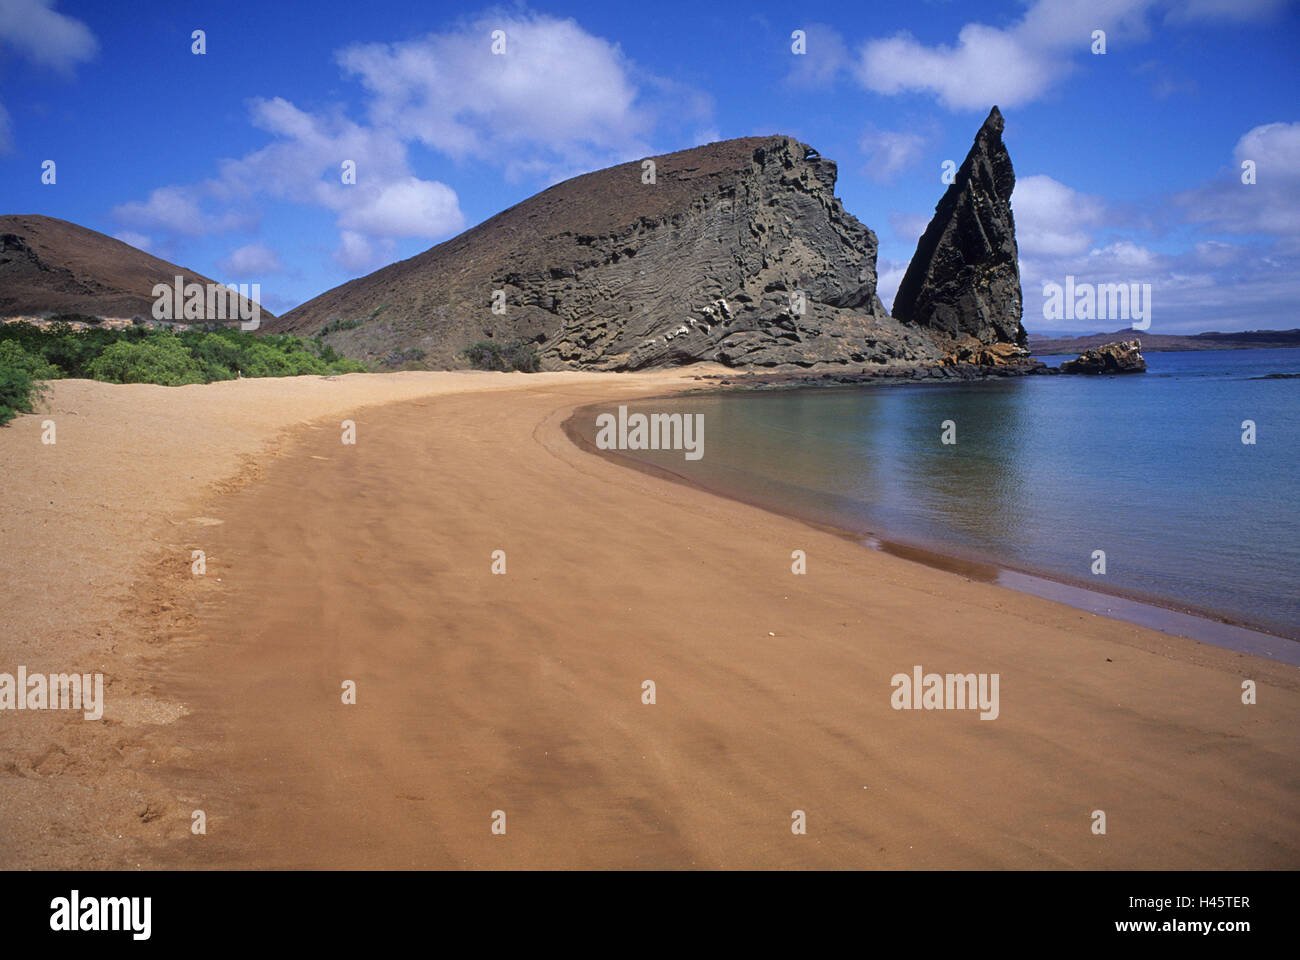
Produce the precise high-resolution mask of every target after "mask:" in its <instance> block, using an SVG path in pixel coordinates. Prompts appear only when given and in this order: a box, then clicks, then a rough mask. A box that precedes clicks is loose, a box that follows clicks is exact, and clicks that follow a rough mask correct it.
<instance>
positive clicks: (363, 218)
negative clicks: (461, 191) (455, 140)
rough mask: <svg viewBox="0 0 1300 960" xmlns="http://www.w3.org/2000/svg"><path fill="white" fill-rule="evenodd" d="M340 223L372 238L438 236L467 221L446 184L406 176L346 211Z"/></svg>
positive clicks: (454, 194) (455, 228)
mask: <svg viewBox="0 0 1300 960" xmlns="http://www.w3.org/2000/svg"><path fill="white" fill-rule="evenodd" d="M339 223H340V225H341V226H343V227H346V228H348V229H351V230H357V231H360V232H362V233H368V234H370V235H371V236H378V237H436V236H440V235H444V234H447V233H451V232H453V231H455V230H459V229H460V228H461V227H462V226H464V223H465V218H464V216H463V215H462V214H461V212H460V205H459V203H458V202H457V199H456V192H455V191H454V190H452V189H451V188H450V187H448V186H447V185H446V184H442V183H431V182H429V181H427V180H419V179H416V178H415V177H407V178H406V179H405V180H400V181H397V182H394V183H390V184H387V185H386V186H384V187H382V188H381V189H379V190H378V191H377V192H376V193H375V194H374V195H373V196H371V197H370V198H368V199H367V200H366V202H365V203H363V204H360V205H357V206H354V207H352V208H351V209H349V210H347V211H346V212H345V213H344V214H343V216H342V217H340V218H339Z"/></svg>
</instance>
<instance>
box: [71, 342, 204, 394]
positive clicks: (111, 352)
mask: <svg viewBox="0 0 1300 960" xmlns="http://www.w3.org/2000/svg"><path fill="white" fill-rule="evenodd" d="M89 370H90V375H91V376H92V377H93V378H94V379H96V380H105V381H107V382H108V383H158V384H162V385H163V386H165V387H179V386H181V385H183V384H187V383H203V382H204V376H203V371H202V370H201V369H200V368H199V364H198V362H197V361H195V359H194V357H192V356H191V355H190V352H189V351H188V350H186V349H185V345H184V344H183V343H181V341H180V338H178V337H177V336H176V335H175V334H174V333H167V332H163V333H155V334H153V335H152V336H150V337H148V338H147V339H145V340H143V341H141V342H139V343H128V342H126V341H119V342H118V343H115V344H113V345H112V346H110V347H109V348H108V349H106V350H105V351H104V352H103V353H101V354H100V355H99V356H98V357H96V358H95V360H94V361H93V362H91V364H90V367H89Z"/></svg>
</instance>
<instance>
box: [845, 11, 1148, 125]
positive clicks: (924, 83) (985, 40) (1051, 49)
mask: <svg viewBox="0 0 1300 960" xmlns="http://www.w3.org/2000/svg"><path fill="white" fill-rule="evenodd" d="M1153 2H1154V0H1092V2H1090V3H1086V4H1083V3H1077V2H1075V0H1038V2H1037V3H1035V4H1033V5H1032V6H1031V7H1030V8H1029V9H1028V10H1027V11H1026V12H1025V15H1024V17H1023V18H1022V19H1021V20H1020V21H1019V22H1018V23H1016V24H1014V25H1013V26H1011V27H1007V28H998V27H991V26H987V25H985V24H982V23H968V24H966V25H965V26H964V27H962V28H961V30H960V31H959V32H958V34H957V43H956V44H955V45H946V44H937V45H935V46H927V45H926V44H924V43H921V42H920V41H918V40H916V39H915V38H914V37H913V36H911V35H910V34H907V33H902V34H898V35H897V36H893V37H887V38H883V39H876V40H871V41H868V42H867V43H866V44H865V45H864V46H863V48H862V51H861V55H860V58H859V60H858V63H857V67H856V70H857V76H858V79H859V81H860V82H861V83H862V84H863V86H865V87H866V88H867V89H869V90H872V91H875V92H876V93H883V94H898V93H903V92H921V93H929V94H931V95H933V96H934V97H936V98H937V99H938V100H939V102H940V103H942V104H944V105H945V106H946V107H948V108H949V109H951V110H987V109H988V108H989V107H990V106H991V105H993V104H998V105H1000V106H1002V107H1014V106H1019V105H1022V104H1025V103H1030V102H1032V101H1034V100H1037V99H1038V98H1040V97H1042V96H1043V95H1044V94H1045V93H1047V92H1048V91H1049V90H1050V89H1051V87H1052V86H1053V85H1054V84H1055V83H1056V82H1057V81H1058V80H1060V79H1061V78H1062V77H1063V76H1065V74H1067V73H1068V72H1069V71H1070V70H1071V69H1073V58H1074V57H1076V56H1083V55H1088V54H1089V47H1090V44H1091V36H1092V31H1093V30H1097V29H1103V30H1105V31H1106V32H1107V38H1108V41H1109V42H1111V43H1114V42H1115V41H1116V40H1117V39H1123V40H1128V41H1131V40H1134V39H1141V38H1143V37H1145V35H1146V27H1145V25H1144V15H1145V13H1146V11H1147V10H1148V9H1149V8H1150V7H1151V6H1152V5H1153ZM1112 34H1113V35H1114V36H1112Z"/></svg>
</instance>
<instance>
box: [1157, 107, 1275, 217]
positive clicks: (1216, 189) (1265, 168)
mask: <svg viewBox="0 0 1300 960" xmlns="http://www.w3.org/2000/svg"><path fill="white" fill-rule="evenodd" d="M1232 161H1233V162H1232V166H1231V167H1230V168H1229V169H1228V170H1226V171H1224V173H1223V174H1222V175H1221V176H1220V177H1219V178H1218V179H1216V180H1214V181H1213V182H1211V183H1208V184H1206V185H1204V186H1202V187H1200V188H1198V189H1196V190H1189V191H1186V192H1184V193H1181V194H1178V195H1177V196H1176V197H1175V198H1174V199H1175V202H1176V203H1177V204H1178V205H1179V206H1180V207H1182V208H1183V210H1184V212H1185V216H1186V218H1187V219H1188V220H1190V221H1191V222H1193V223H1204V224H1207V225H1208V226H1210V227H1212V228H1214V229H1217V230H1221V231H1223V232H1225V233H1256V234H1264V235H1267V236H1272V237H1295V236H1297V235H1300V122H1296V123H1280V122H1279V123H1267V124H1263V125H1262V126H1258V127H1255V128H1254V129H1252V130H1249V131H1247V132H1246V133H1245V134H1244V135H1243V136H1242V137H1241V139H1240V140H1238V141H1237V144H1236V146H1235V147H1234V148H1233V151H1232ZM1247 162H1249V163H1253V164H1254V169H1255V182H1254V183H1253V184H1252V183H1243V182H1242V175H1243V172H1244V171H1243V169H1242V164H1243V163H1247Z"/></svg>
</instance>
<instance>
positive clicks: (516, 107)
mask: <svg viewBox="0 0 1300 960" xmlns="http://www.w3.org/2000/svg"><path fill="white" fill-rule="evenodd" d="M494 30H502V31H504V32H505V37H506V52H505V53H504V54H501V55H494V54H493V53H492V49H491V48H492V38H491V35H492V32H493V31H494ZM338 59H339V63H340V64H341V65H342V67H343V68H344V69H345V70H346V71H347V72H348V73H350V74H352V75H354V76H355V77H357V79H358V80H359V81H360V82H361V84H362V85H363V86H364V87H365V88H366V90H367V91H368V92H369V94H370V96H371V101H370V104H369V117H370V121H371V123H372V124H374V125H375V126H376V127H379V128H382V129H386V130H391V131H393V132H394V133H395V134H397V135H398V136H399V137H401V138H403V139H415V140H418V141H420V142H421V143H423V144H425V145H427V146H429V147H432V148H434V149H436V150H439V151H441V152H443V153H446V154H448V155H450V156H452V157H456V158H466V157H474V158H479V159H483V160H487V161H488V162H491V163H495V164H498V165H500V166H503V167H505V166H508V165H509V163H510V160H511V155H512V154H513V153H514V152H515V151H517V150H519V149H520V148H523V147H526V148H527V150H528V152H529V153H531V154H534V155H536V154H538V153H541V154H544V155H547V156H549V157H551V159H552V160H553V161H554V162H555V163H556V164H558V165H565V164H568V163H572V162H573V161H574V159H575V158H589V157H593V156H597V157H603V156H608V155H610V154H611V153H612V154H617V155H618V158H620V159H622V158H624V157H625V156H627V155H642V154H644V153H646V152H649V150H648V148H647V147H646V146H645V137H646V135H647V134H648V133H649V132H650V125H651V116H650V114H649V112H648V111H647V110H645V109H644V108H643V107H641V106H640V105H638V103H637V98H638V91H637V87H636V85H635V84H634V82H633V80H632V72H633V67H632V65H631V64H630V62H629V61H628V60H627V58H626V57H625V56H624V55H623V53H622V51H621V50H620V49H619V47H618V45H617V44H613V43H610V42H609V41H608V40H605V39H603V38H601V37H597V36H594V35H592V34H590V33H587V32H586V31H585V30H583V29H582V28H581V27H580V26H579V25H578V24H577V23H576V22H574V21H573V20H561V19H557V18H555V17H550V16H544V15H536V14H501V15H495V16H494V15H489V16H485V17H482V18H480V19H478V20H476V21H474V22H473V23H472V24H469V25H467V26H465V27H462V28H459V29H456V30H452V31H448V32H445V33H437V34H431V35H429V36H427V37H423V38H421V39H419V40H411V41H405V42H401V43H392V44H385V43H369V44H358V45H355V46H352V47H348V48H346V49H345V50H343V51H342V52H341V53H340V54H339V56H338Z"/></svg>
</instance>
